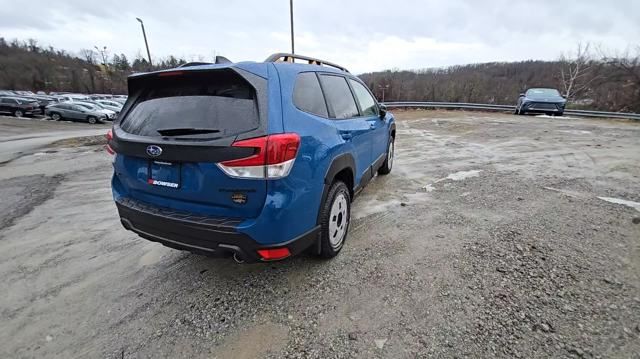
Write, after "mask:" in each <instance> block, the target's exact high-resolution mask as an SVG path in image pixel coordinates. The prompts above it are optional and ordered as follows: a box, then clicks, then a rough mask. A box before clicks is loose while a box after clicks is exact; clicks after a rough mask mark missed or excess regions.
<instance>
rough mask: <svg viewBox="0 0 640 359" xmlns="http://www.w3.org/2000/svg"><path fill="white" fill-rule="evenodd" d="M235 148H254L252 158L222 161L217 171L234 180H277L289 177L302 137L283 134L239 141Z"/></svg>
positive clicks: (293, 134) (233, 145)
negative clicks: (219, 170) (236, 178)
mask: <svg viewBox="0 0 640 359" xmlns="http://www.w3.org/2000/svg"><path fill="white" fill-rule="evenodd" d="M231 146H232V147H249V148H253V154H252V155H250V156H248V157H245V158H240V159H236V160H229V161H223V162H220V163H218V167H220V169H221V170H222V171H224V172H225V173H226V174H227V175H229V176H231V177H238V178H263V179H267V178H268V179H275V178H282V177H286V176H288V175H289V172H290V171H291V168H292V167H293V163H294V162H295V159H296V155H297V154H298V148H299V147H300V136H298V134H296V133H282V134H277V135H269V136H263V137H256V138H250V139H247V140H241V141H236V142H234V143H233V144H232V145H231Z"/></svg>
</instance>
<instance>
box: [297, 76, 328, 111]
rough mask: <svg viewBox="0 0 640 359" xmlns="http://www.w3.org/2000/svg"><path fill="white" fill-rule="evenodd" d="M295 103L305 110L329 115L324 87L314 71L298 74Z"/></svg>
mask: <svg viewBox="0 0 640 359" xmlns="http://www.w3.org/2000/svg"><path fill="white" fill-rule="evenodd" d="M293 104H294V105H295V106H296V107H297V108H298V109H300V110H302V111H304V112H309V113H311V114H314V115H318V116H322V117H329V116H328V114H327V104H326V103H325V101H324V95H323V94H322V88H320V83H319V82H318V77H317V76H316V74H315V73H314V72H303V73H301V74H298V77H297V78H296V83H295V85H294V89H293Z"/></svg>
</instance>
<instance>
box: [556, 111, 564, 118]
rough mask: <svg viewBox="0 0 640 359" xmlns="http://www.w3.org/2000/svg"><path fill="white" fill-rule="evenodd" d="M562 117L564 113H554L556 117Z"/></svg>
mask: <svg viewBox="0 0 640 359" xmlns="http://www.w3.org/2000/svg"><path fill="white" fill-rule="evenodd" d="M562 115H564V112H558V113H556V116H559V117H562Z"/></svg>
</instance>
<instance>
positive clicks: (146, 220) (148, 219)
mask: <svg viewBox="0 0 640 359" xmlns="http://www.w3.org/2000/svg"><path fill="white" fill-rule="evenodd" d="M116 206H117V208H118V213H119V214H120V222H121V223H122V225H123V226H124V228H126V229H128V230H130V231H133V232H135V233H137V234H138V235H139V236H140V237H142V238H145V239H148V240H150V241H154V242H159V243H162V244H163V245H165V246H167V247H171V248H175V249H180V250H186V251H190V252H194V253H198V254H203V255H207V256H230V255H234V254H235V255H236V256H237V257H238V258H239V259H241V260H243V261H245V262H258V261H261V260H262V258H261V257H260V256H259V255H258V252H257V251H258V250H259V249H268V248H281V247H287V248H288V249H289V252H290V253H291V255H292V256H294V255H296V254H299V253H301V252H302V251H304V250H305V249H307V248H309V247H310V246H311V245H312V244H314V243H316V240H317V238H318V234H319V230H320V226H316V227H314V228H312V229H311V230H310V231H308V232H306V233H304V234H303V235H301V236H299V237H297V238H293V239H291V240H288V241H285V242H282V243H277V244H271V245H262V244H260V243H258V242H257V241H255V240H254V239H253V238H251V237H250V236H249V235H247V234H245V233H242V232H239V231H237V229H236V227H237V226H238V225H239V224H240V223H241V222H242V221H241V220H240V219H237V218H214V217H205V216H201V215H195V214H192V213H187V212H178V211H175V210H172V209H168V208H159V207H155V206H151V205H148V204H145V203H142V202H139V201H135V200H131V199H128V198H121V199H119V200H116ZM274 225H277V224H274ZM280 225H282V224H280Z"/></svg>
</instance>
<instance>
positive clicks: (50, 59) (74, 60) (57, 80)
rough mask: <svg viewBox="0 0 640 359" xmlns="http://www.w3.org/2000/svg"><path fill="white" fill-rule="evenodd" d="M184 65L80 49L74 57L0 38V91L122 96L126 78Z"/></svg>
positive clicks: (172, 60)
mask: <svg viewBox="0 0 640 359" xmlns="http://www.w3.org/2000/svg"><path fill="white" fill-rule="evenodd" d="M185 63H187V60H185V59H183V58H176V57H174V56H168V57H166V58H162V59H157V60H155V61H154V64H153V66H150V65H149V62H148V61H147V59H145V58H143V57H142V56H141V55H137V56H136V57H135V58H134V59H133V60H130V59H129V58H128V57H127V56H126V55H125V54H122V53H121V54H113V55H109V54H107V52H106V49H98V48H96V49H95V50H94V49H82V50H80V51H79V52H78V53H77V54H72V53H69V52H67V51H65V50H58V49H55V48H53V47H51V46H47V47H44V46H40V45H39V44H38V42H37V41H36V40H34V39H29V40H27V41H18V40H12V41H10V42H9V41H7V40H6V39H4V38H2V37H0V89H6V90H30V91H45V92H47V93H49V92H51V91H56V92H62V91H65V92H78V93H108V94H126V93H127V81H126V80H127V76H129V75H130V74H132V73H136V72H145V71H154V70H160V69H167V68H173V67H177V66H180V65H182V64H185Z"/></svg>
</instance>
